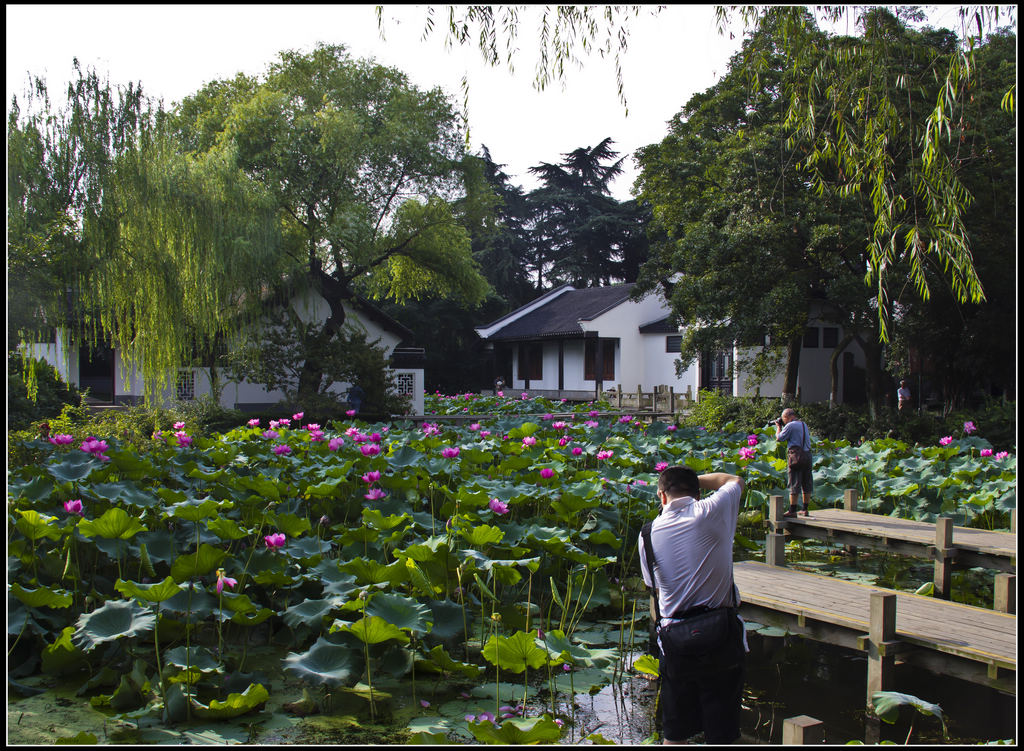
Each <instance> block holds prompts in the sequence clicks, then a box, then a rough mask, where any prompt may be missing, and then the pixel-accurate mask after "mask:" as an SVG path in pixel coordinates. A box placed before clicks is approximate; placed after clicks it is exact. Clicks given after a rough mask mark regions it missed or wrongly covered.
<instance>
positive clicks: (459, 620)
mask: <svg viewBox="0 0 1024 751" xmlns="http://www.w3.org/2000/svg"><path fill="white" fill-rule="evenodd" d="M429 605H430V610H431V612H432V613H433V621H434V625H433V626H432V627H431V629H430V635H431V636H434V637H436V638H438V639H454V638H456V637H459V636H461V635H462V634H463V633H464V630H465V625H464V624H465V621H464V620H463V611H462V606H461V605H459V604H458V603H457V602H452V601H451V600H431V601H430V602H429Z"/></svg>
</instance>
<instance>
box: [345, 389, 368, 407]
mask: <svg viewBox="0 0 1024 751" xmlns="http://www.w3.org/2000/svg"><path fill="white" fill-rule="evenodd" d="M365 398H366V392H365V391H363V388H362V386H360V385H359V384H358V383H353V384H352V386H350V387H349V390H348V403H349V405H351V407H352V409H353V410H354V411H355V413H356V414H359V410H360V408H361V407H362V406H363V399H365Z"/></svg>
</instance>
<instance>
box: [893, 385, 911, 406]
mask: <svg viewBox="0 0 1024 751" xmlns="http://www.w3.org/2000/svg"><path fill="white" fill-rule="evenodd" d="M908 404H910V389H908V388H907V382H906V381H900V387H899V388H898V389H896V408H897V409H898V410H899V411H900V412H902V411H903V408H904V407H906V406H907V405H908Z"/></svg>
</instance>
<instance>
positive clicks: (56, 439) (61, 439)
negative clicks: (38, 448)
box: [49, 433, 75, 446]
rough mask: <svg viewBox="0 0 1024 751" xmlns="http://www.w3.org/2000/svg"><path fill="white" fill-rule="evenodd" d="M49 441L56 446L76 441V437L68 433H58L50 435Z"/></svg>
mask: <svg viewBox="0 0 1024 751" xmlns="http://www.w3.org/2000/svg"><path fill="white" fill-rule="evenodd" d="M49 441H50V443H52V444H53V445H54V446H67V445H68V444H69V443H74V442H75V437H74V436H73V435H68V434H67V433H58V434H57V435H52V436H50V438H49Z"/></svg>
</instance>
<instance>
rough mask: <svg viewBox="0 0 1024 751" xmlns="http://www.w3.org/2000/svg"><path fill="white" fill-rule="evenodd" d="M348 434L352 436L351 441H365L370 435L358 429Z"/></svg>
mask: <svg viewBox="0 0 1024 751" xmlns="http://www.w3.org/2000/svg"><path fill="white" fill-rule="evenodd" d="M350 435H351V436H352V442H353V443H366V442H367V441H368V440H370V436H368V435H366V434H364V433H360V432H359V431H358V430H357V431H356V432H354V433H351V434H350Z"/></svg>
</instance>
